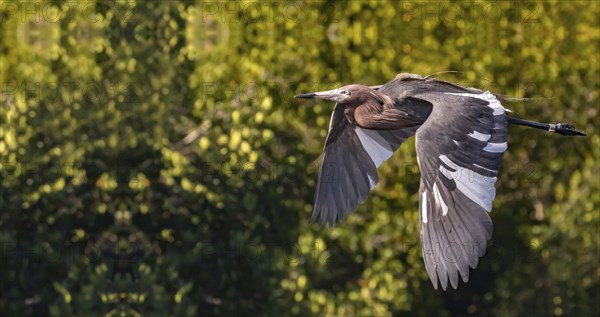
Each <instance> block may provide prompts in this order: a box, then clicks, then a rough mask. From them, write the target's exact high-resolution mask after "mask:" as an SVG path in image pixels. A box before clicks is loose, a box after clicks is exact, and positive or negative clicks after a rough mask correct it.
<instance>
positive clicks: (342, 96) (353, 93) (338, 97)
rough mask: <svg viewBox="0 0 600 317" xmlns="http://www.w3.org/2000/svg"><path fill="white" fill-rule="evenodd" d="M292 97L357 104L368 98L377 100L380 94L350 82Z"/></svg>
mask: <svg viewBox="0 0 600 317" xmlns="http://www.w3.org/2000/svg"><path fill="white" fill-rule="evenodd" d="M294 98H303V99H323V100H327V101H334V102H337V103H339V104H358V103H364V102H366V101H367V100H368V99H369V98H374V99H378V100H379V99H381V96H380V95H379V94H378V93H377V92H376V91H375V90H373V89H371V88H369V87H367V86H363V85H357V84H352V85H347V86H344V87H340V88H337V89H333V90H327V91H320V92H311V93H306V94H300V95H298V96H295V97H294Z"/></svg>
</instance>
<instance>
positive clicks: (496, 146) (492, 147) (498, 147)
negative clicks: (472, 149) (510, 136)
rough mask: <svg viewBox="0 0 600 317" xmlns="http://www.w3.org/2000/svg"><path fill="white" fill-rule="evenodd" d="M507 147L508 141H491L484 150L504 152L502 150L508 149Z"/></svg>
mask: <svg viewBox="0 0 600 317" xmlns="http://www.w3.org/2000/svg"><path fill="white" fill-rule="evenodd" d="M507 148H508V145H507V144H506V142H502V143H491V142H489V143H488V144H487V145H486V146H485V147H484V148H483V150H484V151H486V152H490V153H502V152H504V151H506V149H507Z"/></svg>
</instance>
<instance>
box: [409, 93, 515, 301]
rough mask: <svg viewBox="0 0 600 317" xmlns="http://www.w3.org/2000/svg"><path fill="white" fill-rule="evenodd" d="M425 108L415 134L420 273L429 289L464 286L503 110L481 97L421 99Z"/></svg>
mask: <svg viewBox="0 0 600 317" xmlns="http://www.w3.org/2000/svg"><path fill="white" fill-rule="evenodd" d="M416 98H422V99H423V100H427V101H429V102H431V103H432V104H433V111H432V113H431V115H430V116H429V118H428V119H427V121H425V123H424V124H423V125H422V126H421V127H420V128H419V129H418V130H417V133H416V138H417V141H416V149H417V159H418V163H419V169H420V171H421V186H420V190H419V211H420V219H421V246H422V250H423V258H424V261H425V266H426V269H427V272H428V274H429V277H430V278H431V282H432V283H433V285H434V287H435V288H436V289H437V286H438V279H439V282H440V283H441V285H442V288H443V289H444V290H445V289H446V287H447V285H448V281H450V284H451V285H452V287H454V288H456V287H457V285H458V276H459V275H460V276H461V277H462V279H463V281H465V282H466V281H468V279H469V267H471V268H475V267H477V264H478V261H479V257H481V256H483V254H484V253H485V249H486V244H487V240H489V239H490V238H491V234H492V221H491V219H490V217H489V215H488V213H489V212H490V211H491V209H492V201H493V199H494V197H495V195H496V190H495V187H494V184H495V182H496V176H497V174H498V171H499V169H500V167H501V165H502V155H503V153H504V151H505V150H506V142H507V119H506V115H505V113H504V111H505V109H504V107H502V105H501V104H500V102H499V101H498V100H497V99H496V98H495V96H494V95H492V94H491V93H489V92H485V93H484V92H478V93H474V92H473V91H470V92H469V93H465V92H459V91H448V90H446V91H436V92H435V93H422V94H420V95H417V96H416Z"/></svg>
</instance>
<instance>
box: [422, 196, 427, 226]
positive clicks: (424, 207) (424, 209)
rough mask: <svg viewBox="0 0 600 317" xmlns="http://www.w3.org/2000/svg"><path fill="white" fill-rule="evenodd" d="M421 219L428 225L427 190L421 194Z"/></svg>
mask: <svg viewBox="0 0 600 317" xmlns="http://www.w3.org/2000/svg"><path fill="white" fill-rule="evenodd" d="M421 217H423V223H427V189H426V190H425V191H424V192H423V193H422V194H421Z"/></svg>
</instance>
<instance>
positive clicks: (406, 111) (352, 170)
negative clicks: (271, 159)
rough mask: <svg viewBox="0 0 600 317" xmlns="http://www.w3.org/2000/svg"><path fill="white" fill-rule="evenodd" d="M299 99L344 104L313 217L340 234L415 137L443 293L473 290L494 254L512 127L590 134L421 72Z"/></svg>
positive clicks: (427, 237) (428, 232)
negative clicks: (476, 275)
mask: <svg viewBox="0 0 600 317" xmlns="http://www.w3.org/2000/svg"><path fill="white" fill-rule="evenodd" d="M296 98H305V99H312V98H316V99H322V100H327V101H334V102H335V107H334V110H333V114H332V115H331V121H330V124H329V133H328V135H327V140H326V141H325V147H324V150H323V155H322V161H321V165H320V170H319V178H318V181H317V188H316V194H315V200H314V204H313V206H314V207H313V211H312V215H311V221H312V220H316V219H319V221H320V223H321V225H322V224H323V223H325V222H327V223H328V224H329V226H330V227H331V226H333V225H334V224H335V222H336V221H342V220H343V219H344V217H345V216H346V214H348V213H349V212H352V211H353V210H354V209H355V208H356V206H357V205H358V204H360V203H362V202H363V201H365V199H366V198H367V195H368V194H369V191H370V190H371V189H373V188H374V187H375V185H376V184H377V181H378V175H377V168H378V167H379V166H380V165H381V163H382V162H383V161H385V160H387V159H389V158H390V157H391V156H392V154H393V153H394V151H396V150H397V149H398V148H399V147H400V145H401V144H402V143H403V142H404V141H406V139H407V138H409V137H411V136H413V135H414V136H415V137H416V152H417V163H418V165H419V170H420V171H421V183H420V188H419V215H420V217H419V218H420V222H421V248H422V252H423V259H424V261H425V268H426V269H427V273H428V274H429V277H430V279H431V282H432V283H433V286H434V288H435V289H437V288H438V281H439V283H440V284H441V286H442V288H443V289H444V290H446V288H447V286H448V282H450V284H451V285H452V287H453V288H457V286H458V280H459V275H460V277H462V280H463V282H465V283H466V282H467V281H468V280H469V267H471V268H473V269H474V268H476V267H477V264H478V262H479V258H480V257H482V256H483V255H484V253H485V249H486V244H487V241H488V240H489V239H490V238H491V236H492V221H491V219H490V216H489V213H490V212H491V210H492V201H493V200H494V197H495V196H496V189H495V187H494V184H495V183H496V177H497V175H498V171H499V170H500V166H501V165H502V155H503V154H504V151H506V149H507V128H508V124H518V125H524V126H529V127H534V128H538V129H544V130H547V131H550V132H555V133H559V134H561V135H585V133H583V132H582V131H580V130H577V129H575V128H574V127H573V126H572V125H570V124H564V123H557V124H546V123H539V122H533V121H528V120H522V119H518V118H514V117H510V116H508V115H507V114H506V112H507V111H508V110H507V109H505V108H504V107H503V106H502V104H501V103H500V101H501V100H504V98H502V96H499V95H494V94H492V93H490V92H489V91H482V90H479V89H475V88H466V87H461V86H459V85H456V84H453V83H450V82H446V81H442V80H438V79H434V78H431V77H430V76H428V77H422V76H420V75H415V74H407V73H402V74H399V75H398V76H396V78H394V79H393V80H391V81H389V82H388V83H386V84H384V85H379V86H371V87H367V86H363V85H357V84H352V85H347V86H344V87H341V88H338V89H334V90H330V91H323V92H314V93H307V94H301V95H298V96H296Z"/></svg>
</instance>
